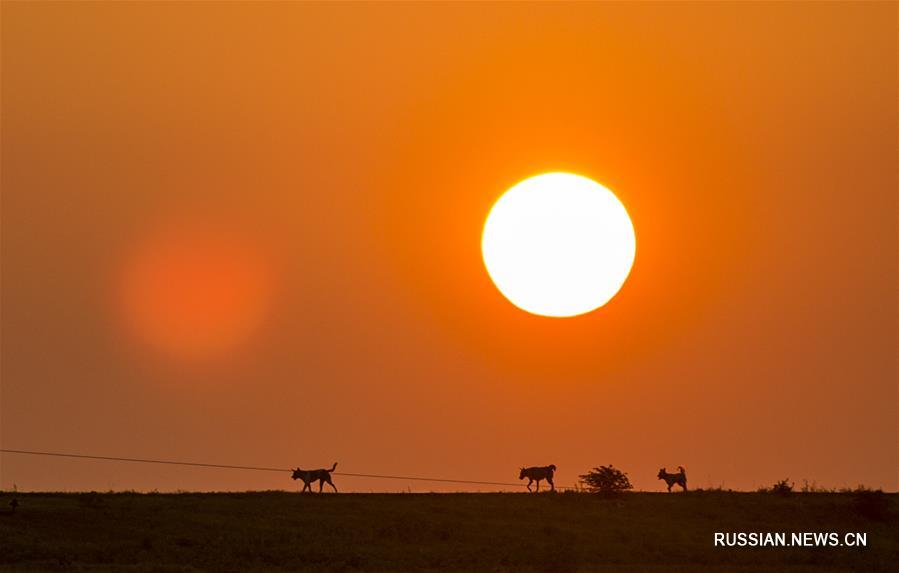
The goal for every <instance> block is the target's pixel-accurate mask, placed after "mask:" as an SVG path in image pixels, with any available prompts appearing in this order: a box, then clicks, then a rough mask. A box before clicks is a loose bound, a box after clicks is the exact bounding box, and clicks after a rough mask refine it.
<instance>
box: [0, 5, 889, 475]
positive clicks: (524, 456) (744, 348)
mask: <svg viewBox="0 0 899 573" xmlns="http://www.w3.org/2000/svg"><path fill="white" fill-rule="evenodd" d="M897 6H899V5H897V4H896V3H887V2H883V3H751V2H747V3H723V2H722V3H622V4H618V3H559V4H556V3H552V4H549V3H521V4H507V3H501V4H486V3H485V4H477V3H458V4H456V3H448V4H437V3H420V4H413V3H409V4H406V3H398V4H377V3H361V4H354V3H335V4H324V3H323V4H317V3H224V2H198V3H148V2H128V3H111V2H110V3H25V2H3V4H2V94H0V95H2V166H0V167H2V175H0V176H2V181H0V182H2V211H0V213H2V243H0V247H2V291H0V294H2V314H0V325H2V339H0V341H2V356H0V447H3V448H16V449H35V450H49V451H64V452H75V453H95V454H100V455H111V456H127V457H147V458H149V457H157V458H165V459H183V460H191V461H201V462H211V463H225V464H239V465H265V466H277V467H281V466H283V467H289V466H296V465H299V466H302V467H304V468H312V467H326V466H330V464H331V463H332V462H334V461H337V462H339V466H338V471H341V470H342V471H345V472H353V473H386V474H401V475H407V474H410V475H427V476H438V477H446V478H458V479H476V480H489V481H516V480H515V478H516V477H517V471H518V468H519V467H520V466H522V465H545V464H549V463H554V464H556V465H557V466H558V468H559V472H558V478H557V480H558V481H557V483H560V484H563V485H570V484H573V483H574V482H575V480H576V479H577V475H578V474H580V473H584V472H585V471H586V470H588V469H589V468H591V467H593V466H596V465H600V464H609V463H611V464H614V465H615V466H616V467H620V468H622V469H624V470H625V471H627V472H628V473H629V475H630V477H631V480H632V482H633V483H634V484H635V486H636V487H637V488H638V489H648V490H660V489H662V488H663V485H662V483H661V482H659V481H658V480H657V479H656V472H657V471H658V469H659V467H661V466H667V467H668V468H669V469H671V468H674V467H675V466H677V465H683V466H685V467H686V468H687V472H688V475H689V478H690V481H691V484H692V485H693V486H694V487H709V486H715V487H717V486H724V487H725V488H734V489H750V488H756V487H758V486H761V485H770V484H772V483H773V482H774V481H776V480H779V479H783V478H786V477H789V478H791V479H792V480H794V481H796V482H797V483H801V480H802V479H808V480H809V481H816V482H817V483H818V484H819V485H823V486H827V487H840V486H855V485H858V484H859V483H864V484H866V485H868V486H873V487H882V488H887V489H890V490H896V489H897V487H899V446H897V442H899V420H897V407H899V395H897V385H899V365H897V349H899V308H897V286H899V271H897V267H899V252H897V244H899V234H897V230H899V224H897V223H899V221H897V213H899V204H897V203H899V202H897V167H899V166H897V135H899V131H897V130H899V127H897V126H899V117H897V99H899V92H897V28H896V22H897V16H899V13H897ZM547 171H567V172H572V173H578V174H581V175H584V176H586V177H589V178H591V179H593V180H595V181H597V182H599V183H601V184H603V185H604V186H606V187H608V188H609V189H612V190H613V191H614V192H615V194H616V195H617V197H618V198H619V199H620V200H621V202H622V203H623V204H624V206H625V207H626V209H627V211H628V213H629V214H630V216H631V219H632V221H633V224H634V229H635V232H636V237H637V255H636V260H635V262H634V265H633V268H632V270H631V273H630V276H629V278H628V279H627V281H626V282H625V284H624V286H623V288H622V289H621V291H620V292H619V293H618V294H617V296H616V297H615V298H613V299H612V300H611V301H610V302H609V303H608V304H607V305H606V306H604V307H602V308H600V309H599V310H597V311H595V312H592V313H590V314H586V315H583V316H578V317H574V318H568V319H555V318H547V317H540V316H534V315H530V314H527V313H525V312H522V311H521V310H519V309H518V308H516V307H515V306H513V305H512V304H510V303H509V302H508V301H507V300H506V299H505V298H504V297H503V296H502V295H501V294H500V293H499V292H498V290H497V289H496V288H495V286H494V285H493V284H492V282H491V281H490V278H489V276H488V275H487V272H486V270H485V268H484V265H483V262H482V258H481V252H480V239H481V232H482V228H483V224H484V220H485V218H486V216H487V213H488V211H489V209H490V207H491V205H493V204H494V202H495V201H496V200H497V199H498V197H499V196H500V194H501V193H502V192H503V191H504V190H506V189H508V188H509V187H511V186H512V185H514V184H515V183H517V182H519V181H521V180H522V179H524V178H526V177H529V176H532V175H536V174H538V173H543V172H547ZM179 245H180V246H183V248H180V247H179ZM154 281H158V283H156V282H154ZM179 284H182V285H184V286H183V288H182V287H179V286H178V285H179ZM173 285H174V286H173ZM204 329H205V330H204ZM168 332H171V336H169V335H168V334H166V333H168ZM335 483H337V485H338V487H340V488H341V489H342V490H359V491H368V490H390V491H396V490H404V489H406V488H411V489H412V490H414V491H417V490H431V489H433V490H446V489H458V488H457V487H455V486H444V485H440V484H434V485H433V486H432V485H430V484H422V483H406V482H402V481H400V482H397V481H379V480H365V479H361V478H349V477H341V478H335ZM14 484H15V485H16V486H17V487H18V488H19V489H20V490H91V489H95V490H106V489H138V490H151V489H159V490H160V491H163V490H174V489H191V490H193V489H197V490H223V489H233V490H245V489H269V488H292V487H294V486H295V484H294V483H293V482H291V481H290V480H289V476H288V475H283V476H282V475H279V474H269V473H254V472H240V471H219V470H204V469H188V468H177V467H164V466H139V465H128V464H114V463H108V462H87V461H70V460H56V459H41V458H30V457H24V456H15V455H10V454H4V455H2V456H0V488H2V489H9V488H12V487H13V485H14ZM487 489H489V488H487Z"/></svg>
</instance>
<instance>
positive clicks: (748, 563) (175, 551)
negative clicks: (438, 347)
mask: <svg viewBox="0 0 899 573" xmlns="http://www.w3.org/2000/svg"><path fill="white" fill-rule="evenodd" d="M9 498H10V495H8V494H0V504H2V505H4V506H5V505H6V504H7V503H8V501H9ZM17 498H18V499H19V501H20V502H21V505H20V506H19V508H18V511H17V512H16V514H14V515H13V514H3V515H0V570H3V571H70V570H71V571H84V570H86V571H141V572H143V571H159V572H169V571H220V572H227V571H384V572H388V571H525V572H558V573H573V572H577V571H669V570H670V571H746V572H748V571H760V570H777V571H819V570H820V571H846V570H855V571H874V572H876V571H893V567H894V566H895V563H897V562H899V522H897V503H899V500H897V496H896V495H895V494H882V493H881V494H874V493H871V494H858V493H855V494H840V493H808V494H802V493H797V494H794V495H791V496H787V497H781V496H772V495H765V494H756V493H736V492H717V491H705V492H688V493H686V494H682V493H675V494H652V493H627V494H622V495H620V496H617V497H614V498H605V497H601V496H596V495H591V494H586V493H565V494H539V495H528V494H340V495H333V494H325V495H310V494H306V495H300V494H297V493H286V492H253V493H230V494H225V493H222V494H218V493H209V494H199V493H179V494H158V493H154V494H137V493H99V494H98V493H86V494H53V493H41V494H22V493H19V494H17ZM735 531H747V532H749V531H762V532H766V531H769V532H779V531H786V532H793V531H798V532H805V531H810V532H830V531H835V532H839V533H843V532H866V533H867V534H868V547H867V548H840V547H837V548H772V547H768V548H752V549H748V548H715V547H713V535H714V533H715V532H735Z"/></svg>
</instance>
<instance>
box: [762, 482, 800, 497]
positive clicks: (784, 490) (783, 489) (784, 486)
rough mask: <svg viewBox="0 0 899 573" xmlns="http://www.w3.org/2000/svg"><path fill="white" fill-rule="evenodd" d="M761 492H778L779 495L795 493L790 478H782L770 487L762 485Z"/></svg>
mask: <svg viewBox="0 0 899 573" xmlns="http://www.w3.org/2000/svg"><path fill="white" fill-rule="evenodd" d="M759 493H776V494H777V495H790V494H791V493H793V482H791V481H790V478H787V479H782V480H780V481H778V482H775V483H774V485H773V486H771V487H770V488H767V487H761V488H759Z"/></svg>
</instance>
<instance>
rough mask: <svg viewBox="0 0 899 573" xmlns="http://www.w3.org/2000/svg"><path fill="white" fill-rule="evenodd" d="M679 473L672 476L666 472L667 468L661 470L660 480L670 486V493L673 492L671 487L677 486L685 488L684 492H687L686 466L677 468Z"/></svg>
mask: <svg viewBox="0 0 899 573" xmlns="http://www.w3.org/2000/svg"><path fill="white" fill-rule="evenodd" d="M677 470H678V471H677V473H676V474H670V473H668V472H666V471H665V468H662V469H660V470H659V476H658V477H659V479H663V480H665V483H666V484H668V492H669V493H670V492H671V486H673V485H674V484H677V485H679V486H681V487H682V488H683V490H684V491H687V472H686V471H684V466H677Z"/></svg>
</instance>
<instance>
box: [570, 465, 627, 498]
mask: <svg viewBox="0 0 899 573" xmlns="http://www.w3.org/2000/svg"><path fill="white" fill-rule="evenodd" d="M580 478H581V480H582V481H583V482H584V485H585V486H586V488H587V490H588V491H591V492H593V493H603V494H612V493H620V492H623V491H627V490H629V489H633V487H634V486H632V485H631V480H629V479H628V478H627V474H626V473H624V472H623V471H621V470H619V469H617V468H615V467H614V466H612V465H608V466H600V467H598V468H593V470H592V471H590V472H589V473H586V474H584V475H582V476H580Z"/></svg>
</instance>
